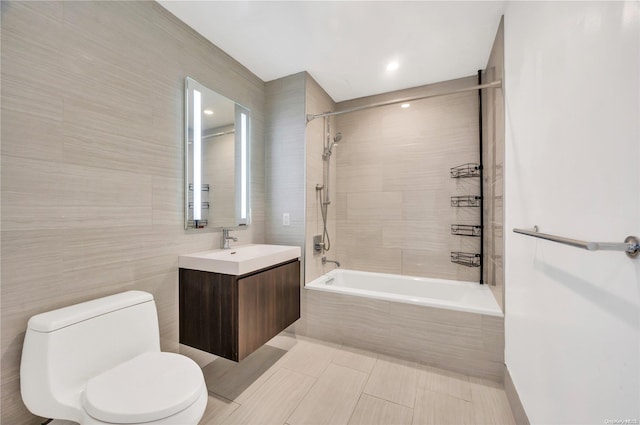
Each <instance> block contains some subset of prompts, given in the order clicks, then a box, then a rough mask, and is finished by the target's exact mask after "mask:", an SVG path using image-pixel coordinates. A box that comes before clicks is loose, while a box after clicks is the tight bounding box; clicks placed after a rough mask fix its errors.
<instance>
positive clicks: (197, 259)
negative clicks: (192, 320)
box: [178, 245, 301, 276]
mask: <svg viewBox="0 0 640 425" xmlns="http://www.w3.org/2000/svg"><path fill="white" fill-rule="evenodd" d="M300 255H301V250H300V247H299V246H285V245H241V246H235V247H233V248H231V249H215V250H211V251H202V252H196V253H193V254H188V255H181V256H180V257H179V258H178V266H179V267H180V268H183V269H192V270H200V271H203V272H213V273H222V274H231V275H236V276H239V275H243V274H247V273H251V272H253V271H256V270H260V269H264V268H266V267H270V266H274V265H276V264H280V263H284V262H285V261H289V260H293V259H295V258H299V257H300Z"/></svg>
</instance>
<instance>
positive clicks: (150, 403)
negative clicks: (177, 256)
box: [20, 291, 208, 425]
mask: <svg viewBox="0 0 640 425" xmlns="http://www.w3.org/2000/svg"><path fill="white" fill-rule="evenodd" d="M20 387H21V388H20V389H21V393H22V400H23V401H24V404H25V405H26V406H27V408H28V409H29V410H30V411H31V412H32V413H33V414H35V415H38V416H42V417H45V418H54V419H66V420H71V421H75V422H79V423H80V424H133V423H135V424H172V425H191V424H197V423H198V421H200V419H201V418H202V415H203V413H204V410H205V408H206V406H207V399H208V394H207V387H206V385H205V382H204V377H203V375H202V371H201V370H200V367H198V365H197V364H196V363H195V362H194V361H193V360H191V359H189V358H187V357H185V356H182V355H179V354H174V353H163V352H160V337H159V333H158V317H157V313H156V306H155V303H154V301H153V296H152V295H151V294H148V293H146V292H141V291H129V292H124V293H121V294H117V295H112V296H109V297H105V298H100V299H97V300H93V301H89V302H85V303H81V304H76V305H72V306H69V307H65V308H61V309H59V310H54V311H50V312H47V313H42V314H38V315H36V316H33V317H32V318H31V319H29V324H28V328H27V332H26V335H25V339H24V346H23V349H22V363H21V365H20Z"/></svg>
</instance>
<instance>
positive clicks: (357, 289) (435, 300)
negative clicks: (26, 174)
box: [305, 269, 503, 317]
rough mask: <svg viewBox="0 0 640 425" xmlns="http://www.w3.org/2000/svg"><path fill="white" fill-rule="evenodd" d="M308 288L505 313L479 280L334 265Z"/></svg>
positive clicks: (452, 307)
mask: <svg viewBox="0 0 640 425" xmlns="http://www.w3.org/2000/svg"><path fill="white" fill-rule="evenodd" d="M305 287H306V288H307V289H313V290H318V291H328V292H336V293H339V294H348V295H355V296H360V297H367V298H375V299H379V300H387V301H395V302H401V303H408V304H415V305H422V306H428V307H435V308H444V309H448V310H456V311H464V312H468V313H479V314H486V315H489V316H498V317H503V313H502V310H501V309H500V307H499V306H498V303H497V302H496V300H495V298H494V297H493V294H492V293H491V289H490V288H489V287H488V286H487V285H480V284H478V283H477V282H461V281H454V280H445V279H431V278H422V277H412V276H402V275H393V274H385V273H370V272H361V271H355V270H344V269H334V270H333V271H331V272H329V273H327V274H325V275H322V276H320V277H319V278H317V279H315V280H314V281H312V282H310V283H307V284H306V285H305Z"/></svg>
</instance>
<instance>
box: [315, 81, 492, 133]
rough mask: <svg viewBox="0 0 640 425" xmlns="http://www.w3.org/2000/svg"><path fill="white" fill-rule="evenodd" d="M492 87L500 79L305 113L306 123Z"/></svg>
mask: <svg viewBox="0 0 640 425" xmlns="http://www.w3.org/2000/svg"><path fill="white" fill-rule="evenodd" d="M492 87H502V80H496V81H492V82H490V83H485V84H478V85H476V86H471V87H466V88H464V89H457V90H451V91H448V92H443V93H435V94H428V95H426V96H418V97H407V98H405V99H397V100H389V101H387V102H380V103H372V104H371V105H364V106H356V107H354V108H349V109H344V110H342V111H335V112H325V113H322V114H315V115H314V114H307V123H309V122H311V121H313V120H314V119H316V118H322V117H330V116H333V115H342V114H347V113H349V112H357V111H363V110H365V109H372V108H379V107H381V106H387V105H395V104H397V103H405V102H413V101H415V100H422V99H429V98H431V97H438V96H448V95H450V94H457V93H464V92H467V91H473V90H480V89H488V88H492Z"/></svg>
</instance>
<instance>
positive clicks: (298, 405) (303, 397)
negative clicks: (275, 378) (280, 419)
mask: <svg viewBox="0 0 640 425" xmlns="http://www.w3.org/2000/svg"><path fill="white" fill-rule="evenodd" d="M282 369H287V368H284V367H283V368H282ZM287 370H290V369H287ZM292 372H294V373H300V372H296V371H295V370H294V371H292ZM301 375H305V376H309V375H306V374H301ZM318 380H319V378H314V382H313V384H312V385H311V386H310V387H309V389H308V390H307V392H305V393H304V395H303V396H302V397H300V401H299V402H298V404H296V406H295V407H294V408H293V409H291V413H289V415H288V416H287V419H286V420H285V423H286V424H288V423H289V419H291V416H293V414H294V413H295V412H296V410H298V407H300V405H301V404H302V402H303V401H304V399H306V398H307V396H308V395H309V393H310V392H311V390H312V389H313V387H315V386H316V384H317V383H318Z"/></svg>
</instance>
